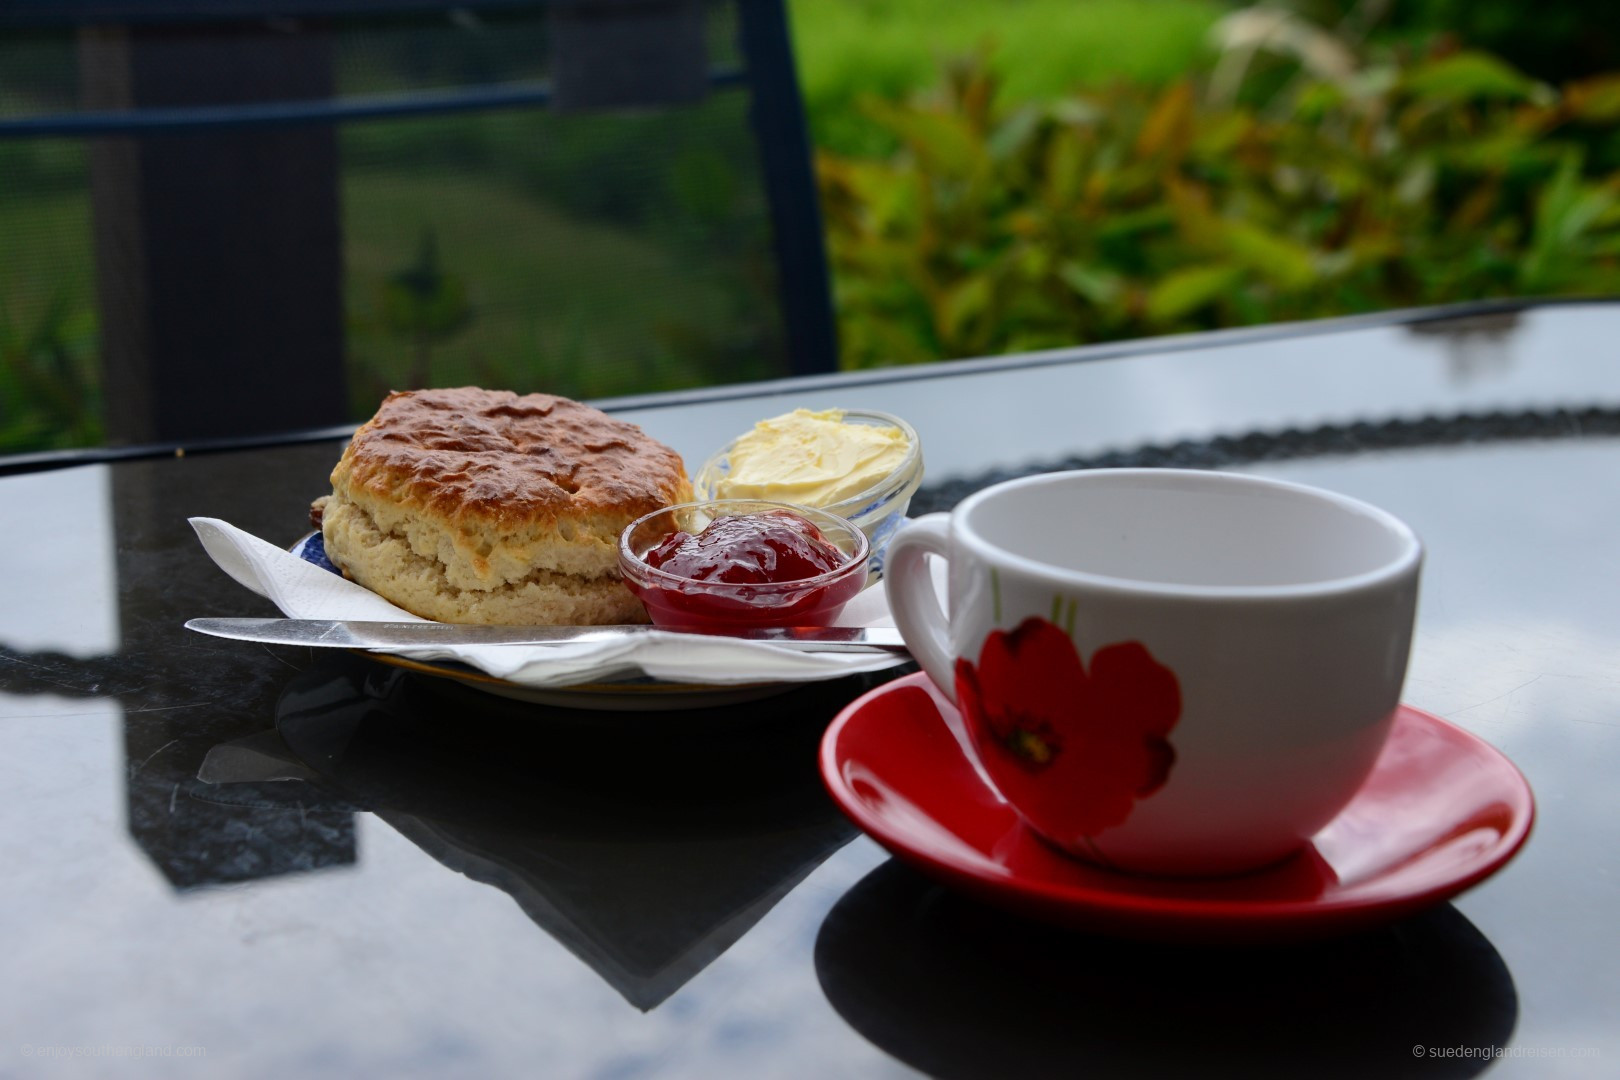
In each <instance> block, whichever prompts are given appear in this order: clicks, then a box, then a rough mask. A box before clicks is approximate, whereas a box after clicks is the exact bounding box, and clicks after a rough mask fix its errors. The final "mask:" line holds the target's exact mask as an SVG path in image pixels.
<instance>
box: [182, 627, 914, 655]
mask: <svg viewBox="0 0 1620 1080" xmlns="http://www.w3.org/2000/svg"><path fill="white" fill-rule="evenodd" d="M186 629H187V630H195V631H197V632H198V633H200V634H212V635H213V636H214V637H222V638H233V639H235V640H237V641H263V642H269V643H271V644H274V645H313V646H320V647H330V648H339V649H425V648H433V647H435V646H443V645H567V644H571V643H573V642H576V641H588V642H607V641H622V640H624V639H626V638H632V637H637V636H639V635H642V634H648V633H652V632H654V631H655V630H657V628H656V627H653V626H644V625H637V624H632V625H627V626H466V625H462V624H460V623H436V622H359V621H345V620H336V619H192V620H190V621H189V622H187V623H186ZM662 632H663V633H669V631H662ZM691 636H693V637H696V638H702V637H709V636H710V635H706V634H693V635H691ZM723 636H724V637H727V638H736V639H741V640H743V641H765V642H769V643H771V644H772V645H786V646H788V647H790V648H793V649H797V650H799V651H801V652H871V651H873V650H876V649H881V650H886V651H890V652H905V651H906V644H905V642H904V641H902V640H901V639H900V631H898V630H896V629H894V628H893V627H887V626H876V627H870V626H869V627H862V626H770V627H760V628H757V629H751V630H740V631H738V632H736V633H728V634H725V635H723Z"/></svg>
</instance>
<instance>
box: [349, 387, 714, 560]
mask: <svg viewBox="0 0 1620 1080" xmlns="http://www.w3.org/2000/svg"><path fill="white" fill-rule="evenodd" d="M332 486H333V489H334V490H336V491H344V490H347V491H348V492H349V493H350V495H351V496H353V497H359V498H361V499H362V500H364V501H371V500H383V501H386V502H389V503H393V504H395V505H396V506H398V507H399V508H401V509H403V510H406V511H407V512H409V511H412V510H414V511H416V512H417V513H420V514H424V515H426V516H429V517H434V518H438V519H440V520H441V521H443V522H445V523H447V524H453V525H457V526H463V525H465V526H474V527H481V528H494V529H498V530H500V531H503V532H504V531H512V530H519V531H525V532H526V531H530V530H550V529H553V528H556V527H557V526H558V525H559V524H560V523H567V524H586V523H596V522H602V521H603V519H607V520H615V519H616V520H619V521H622V522H625V523H628V522H629V521H630V520H633V519H634V518H637V517H640V516H641V515H643V514H648V513H651V512H653V511H654V510H657V509H659V508H660V507H664V506H668V505H670V504H672V503H677V502H682V501H685V500H687V499H689V498H691V491H692V485H691V483H690V481H689V480H688V479H687V476H686V468H685V466H684V465H683V463H682V462H681V458H680V455H678V454H677V453H675V451H673V450H671V449H670V448H669V447H667V446H665V445H664V444H663V443H660V442H658V441H657V440H655V439H652V438H649V437H648V436H647V435H646V434H645V433H644V432H643V431H642V430H641V428H639V427H637V426H636V425H635V424H631V423H628V422H626V421H623V420H616V419H614V418H613V417H611V416H609V415H607V414H606V413H604V412H602V411H601V410H599V409H593V408H591V407H590V406H589V405H582V404H580V403H579V402H577V401H572V400H570V399H568V398H563V397H554V396H552V395H550V394H526V395H523V396H521V397H520V396H519V395H517V394H515V393H513V392H512V391H510V390H484V389H480V388H477V387H470V386H469V387H458V388H454V389H442V390H412V391H403V392H399V391H396V392H395V393H392V394H390V395H388V397H387V398H386V399H385V400H384V401H383V403H382V405H381V407H380V408H379V409H378V410H377V414H376V415H375V416H374V417H372V418H371V420H369V421H368V422H367V423H365V424H364V425H362V426H361V428H360V429H359V430H358V431H356V432H355V434H354V438H353V439H352V440H351V441H350V443H349V446H348V448H347V449H346V450H344V452H343V457H342V459H341V460H340V461H339V462H338V464H337V468H335V469H334V470H333V472H332ZM368 496H369V498H367V497H368ZM568 531H571V530H568Z"/></svg>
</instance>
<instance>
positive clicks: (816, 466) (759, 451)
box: [692, 409, 923, 580]
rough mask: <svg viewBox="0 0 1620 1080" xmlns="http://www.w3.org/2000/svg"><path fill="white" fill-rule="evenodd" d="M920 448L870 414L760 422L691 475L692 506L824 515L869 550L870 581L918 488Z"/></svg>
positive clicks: (899, 423) (897, 426) (897, 424)
mask: <svg viewBox="0 0 1620 1080" xmlns="http://www.w3.org/2000/svg"><path fill="white" fill-rule="evenodd" d="M922 477H923V455H922V442H921V441H920V440H919V439H918V438H917V431H916V429H915V428H913V427H912V426H911V425H910V424H908V423H907V422H906V421H904V420H902V419H901V418H900V417H898V416H893V415H891V414H889V413H884V412H877V411H875V410H871V409H823V410H820V411H812V410H810V409H795V410H793V411H792V412H790V413H784V414H782V415H781V416H773V417H771V418H770V419H768V420H761V421H760V422H759V423H757V424H755V425H754V426H753V428H752V429H750V430H749V431H746V432H744V433H743V434H741V435H739V436H737V437H736V438H735V439H732V440H731V441H730V442H729V443H727V444H726V445H725V446H723V447H721V448H720V449H719V451H717V452H716V453H715V454H714V456H713V457H711V458H709V460H708V461H706V462H704V464H703V467H702V468H701V469H699V470H698V473H697V476H696V477H695V478H694V479H693V482H692V485H693V488H694V489H695V491H696V492H697V497H698V498H699V499H766V500H770V501H772V502H780V503H790V504H794V505H798V506H808V507H812V508H813V509H817V510H825V511H826V512H827V513H829V514H835V515H837V516H838V517H841V518H845V519H847V520H849V521H850V522H852V523H853V524H855V525H856V526H858V527H859V528H860V530H861V531H862V532H864V533H865V534H866V536H867V539H868V541H869V542H870V545H871V549H872V555H871V572H872V580H876V578H877V576H878V575H879V574H880V573H881V572H882V568H883V555H884V549H885V548H886V547H887V546H888V542H889V538H890V537H891V536H893V535H894V533H895V531H896V530H898V529H899V528H900V526H901V524H903V523H904V522H905V518H906V509H907V508H908V507H909V506H910V505H911V497H912V495H913V494H915V493H916V491H917V487H918V485H920V484H921V483H922Z"/></svg>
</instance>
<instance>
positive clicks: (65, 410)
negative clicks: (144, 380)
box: [0, 290, 101, 453]
mask: <svg viewBox="0 0 1620 1080" xmlns="http://www.w3.org/2000/svg"><path fill="white" fill-rule="evenodd" d="M94 345H95V318H94V316H93V315H92V314H91V312H90V311H89V309H87V308H85V307H84V306H82V305H78V304H75V303H73V302H72V298H71V297H70V295H69V294H68V293H67V292H66V291H65V290H59V291H58V292H56V293H55V294H53V295H52V296H51V297H50V299H49V301H48V302H47V303H46V304H45V307H44V309H43V310H42V311H41V313H40V315H39V317H38V318H37V320H35V321H34V322H33V323H32V325H22V324H19V323H18V322H16V321H14V320H13V319H12V317H11V315H10V314H9V312H8V311H7V309H6V307H5V306H4V305H0V410H3V412H0V452H3V453H16V452H20V451H32V450H58V449H65V448H68V447H74V446H88V445H94V444H96V443H98V442H100V441H101V409H100V399H101V394H100V389H99V385H98V383H97V380H96V372H95V369H94V364H93V361H92V359H91V356H92V350H93V348H94Z"/></svg>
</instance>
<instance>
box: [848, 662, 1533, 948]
mask: <svg viewBox="0 0 1620 1080" xmlns="http://www.w3.org/2000/svg"><path fill="white" fill-rule="evenodd" d="M966 745H967V743H966V733H965V732H964V731H963V729H962V722H961V718H960V716H959V715H958V713H957V711H956V708H955V706H953V705H952V704H951V703H950V702H949V701H948V700H946V698H945V697H944V696H943V695H942V694H940V692H939V691H938V690H937V689H936V688H935V687H934V684H933V683H932V682H931V681H930V680H929V678H928V676H927V675H924V674H920V673H919V674H916V675H911V676H908V677H906V678H904V679H898V680H896V681H894V682H892V683H888V684H886V685H884V686H882V687H879V688H878V689H876V690H873V691H872V692H871V693H868V694H866V695H865V696H864V697H861V698H860V699H858V700H857V701H855V702H854V703H852V704H851V705H849V706H848V707H847V708H846V709H844V711H843V712H841V713H839V715H838V718H837V719H836V720H834V721H833V724H832V726H831V727H830V728H828V729H827V734H826V736H825V737H824V738H823V739H822V743H821V774H822V778H823V779H824V780H825V781H826V783H827V788H828V790H829V791H830V792H831V793H832V796H833V799H834V800H836V801H837V802H838V804H839V805H840V806H841V807H842V808H843V810H844V812H845V813H846V814H848V815H849V817H850V818H851V819H852V820H853V821H854V822H855V824H857V825H859V826H860V827H861V828H862V829H864V830H865V831H866V832H867V833H869V834H870V835H871V836H872V837H873V838H874V839H876V840H877V841H878V842H879V843H881V844H882V845H883V846H884V847H886V848H888V849H889V850H890V851H892V852H893V853H894V854H895V855H897V856H899V857H900V858H901V859H903V860H905V861H906V862H909V863H911V864H912V865H913V866H916V867H917V868H919V869H921V870H923V871H924V872H926V873H928V874H931V875H933V876H935V877H938V878H940V879H942V880H943V881H945V882H946V883H947V884H949V885H953V886H956V887H958V888H960V889H962V890H963V891H965V892H968V893H971V894H973V895H975V896H977V897H979V898H980V899H982V900H985V901H988V902H990V903H994V904H999V905H1001V906H1003V907H1007V908H1011V909H1013V910H1015V911H1017V912H1019V913H1021V914H1025V915H1029V916H1033V917H1035V918H1040V919H1045V920H1047V921H1050V922H1056V923H1060V924H1063V925H1066V926H1071V927H1075V928H1077V929H1082V930H1090V931H1097V932H1105V933H1117V934H1124V935H1128V936H1133V937H1149V938H1166V939H1176V940H1197V941H1252V940H1274V939H1292V938H1304V937H1322V936H1328V935H1332V934H1340V933H1345V932H1348V931H1351V930H1356V929H1360V928H1363V927H1367V926H1371V925H1374V924H1377V923H1383V922H1387V921H1390V920H1393V919H1398V918H1401V917H1403V916H1406V915H1410V914H1413V913H1414V912H1417V911H1419V910H1421V909H1423V908H1426V907H1429V906H1431V905H1434V904H1438V903H1440V902H1441V901H1444V900H1446V899H1448V898H1450V897H1452V896H1455V895H1457V894H1458V893H1460V892H1462V891H1463V890H1464V889H1467V888H1469V887H1470V886H1472V885H1475V884H1477V883H1478V882H1480V881H1482V880H1484V879H1485V878H1486V877H1488V876H1490V875H1491V874H1492V873H1494V872H1495V871H1496V870H1498V869H1500V868H1501V867H1502V865H1503V864H1504V863H1506V862H1507V861H1508V859H1510V858H1512V857H1513V854H1514V853H1515V852H1516V851H1518V850H1519V848H1520V846H1521V845H1523V843H1524V841H1525V838H1526V837H1527V836H1528V835H1529V833H1530V825H1531V822H1532V820H1533V819H1534V817H1535V802H1534V799H1533V798H1532V796H1531V794H1530V785H1529V784H1528V783H1526V782H1525V779H1524V777H1523V776H1522V775H1521V774H1520V773H1519V770H1518V769H1517V768H1515V767H1514V765H1513V763H1512V762H1510V761H1509V760H1508V759H1507V758H1506V757H1504V756H1503V755H1502V754H1501V752H1499V751H1498V750H1496V749H1495V748H1494V747H1492V746H1490V745H1489V744H1487V743H1485V742H1483V741H1481V740H1480V739H1478V738H1476V737H1475V736H1473V735H1470V734H1469V733H1468V732H1466V731H1464V730H1462V729H1461V728H1459V727H1456V726H1454V725H1452V724H1449V723H1447V722H1446V721H1444V720H1441V719H1440V718H1438V717H1436V716H1431V715H1430V714H1428V713H1425V712H1420V711H1419V710H1417V709H1413V708H1409V707H1406V706H1402V707H1401V710H1400V712H1399V713H1398V714H1397V715H1396V718H1395V726H1394V730H1393V731H1392V732H1391V733H1390V737H1389V742H1388V744H1387V745H1386V746H1385V747H1384V752H1383V754H1382V755H1381V756H1380V757H1379V759H1378V763H1377V764H1376V765H1375V766H1374V767H1373V772H1372V775H1371V776H1370V777H1368V779H1367V782H1366V783H1365V784H1364V785H1362V788H1361V790H1360V791H1359V792H1358V793H1357V794H1356V797H1355V798H1354V799H1353V800H1351V802H1350V805H1349V806H1347V807H1346V808H1345V809H1344V811H1343V812H1342V813H1341V814H1340V815H1339V816H1338V817H1337V818H1335V819H1334V820H1333V821H1332V822H1330V823H1329V824H1328V826H1327V827H1326V828H1325V829H1323V830H1322V831H1321V832H1320V833H1318V834H1317V835H1316V836H1315V838H1314V839H1313V840H1312V842H1311V844H1310V846H1308V847H1307V848H1306V849H1305V850H1303V851H1302V852H1300V853H1299V854H1297V855H1294V856H1292V857H1290V858H1289V859H1287V860H1285V861H1284V862H1281V863H1278V864H1277V865H1275V866H1272V867H1268V868H1266V869H1264V870H1258V871H1255V872H1253V873H1250V874H1243V875H1240V876H1237V877H1229V878H1218V879H1207V878H1205V879H1188V878H1159V877H1147V876H1138V875H1130V874H1122V873H1117V872H1114V871H1109V870H1104V869H1101V868H1099V867H1094V866H1091V865H1088V864H1086V863H1083V862H1079V861H1077V860H1074V859H1071V858H1068V857H1066V856H1064V855H1060V854H1058V853H1057V852H1056V850H1054V849H1053V848H1051V847H1050V846H1048V845H1047V844H1045V843H1043V842H1042V841H1041V840H1039V839H1037V838H1036V836H1035V834H1034V833H1032V832H1030V831H1029V830H1028V829H1026V828H1025V827H1024V825H1023V823H1022V822H1020V821H1019V819H1018V816H1017V815H1016V814H1015V813H1014V812H1013V810H1012V808H1011V807H1009V806H1008V805H1007V804H1006V803H1005V802H1003V801H1002V799H1001V797H1000V796H999V795H998V794H996V792H995V790H994V789H993V788H991V787H990V785H989V783H988V781H987V780H986V779H985V778H984V776H983V775H982V774H981V773H980V772H979V770H978V769H977V767H976V766H975V765H974V763H973V761H972V759H971V758H970V757H968V756H967V754H966V752H965V750H964V749H963V748H964V747H965V746H966Z"/></svg>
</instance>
